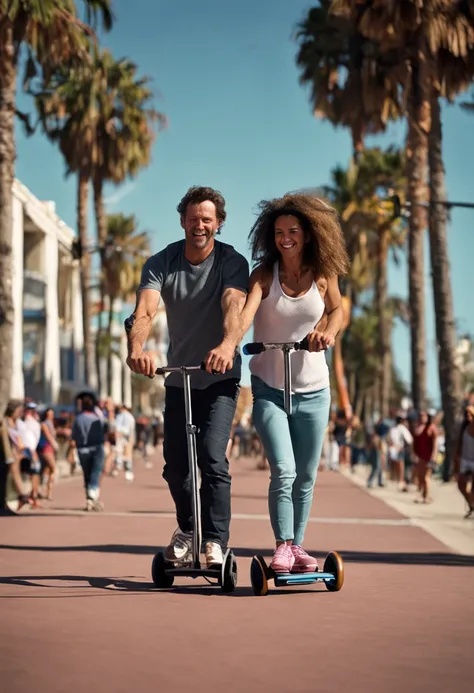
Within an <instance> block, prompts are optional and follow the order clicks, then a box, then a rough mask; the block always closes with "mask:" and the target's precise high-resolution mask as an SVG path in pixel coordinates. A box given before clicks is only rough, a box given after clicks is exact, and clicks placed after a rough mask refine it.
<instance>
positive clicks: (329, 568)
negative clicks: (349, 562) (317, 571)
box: [324, 551, 344, 592]
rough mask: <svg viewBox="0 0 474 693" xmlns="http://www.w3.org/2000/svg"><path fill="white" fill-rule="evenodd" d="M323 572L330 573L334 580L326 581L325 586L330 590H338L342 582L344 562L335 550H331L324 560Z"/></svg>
mask: <svg viewBox="0 0 474 693" xmlns="http://www.w3.org/2000/svg"><path fill="white" fill-rule="evenodd" d="M324 572H325V573H332V574H333V575H334V580H333V581H331V582H326V587H327V589H328V590H329V591H330V592H339V590H340V589H341V587H342V585H343V584H344V563H343V561H342V558H341V557H340V555H339V554H338V553H337V551H331V553H328V555H327V556H326V560H325V561H324Z"/></svg>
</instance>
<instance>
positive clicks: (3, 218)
mask: <svg viewBox="0 0 474 693" xmlns="http://www.w3.org/2000/svg"><path fill="white" fill-rule="evenodd" d="M2 34H3V36H4V39H5V43H4V45H3V46H2V49H1V61H0V363H1V364H2V367H1V368H0V419H2V418H3V413H4V411H5V408H6V405H7V402H8V400H9V398H10V387H11V374H12V367H13V322H14V308H13V275H12V236H13V216H12V214H13V206H12V194H13V193H12V186H13V177H14V171H15V123H14V118H15V92H16V59H15V47H14V43H13V29H12V27H10V26H7V27H6V28H5V29H4V31H3V32H2Z"/></svg>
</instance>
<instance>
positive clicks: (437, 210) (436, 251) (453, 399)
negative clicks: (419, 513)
mask: <svg viewBox="0 0 474 693" xmlns="http://www.w3.org/2000/svg"><path fill="white" fill-rule="evenodd" d="M431 118H432V123H431V132H430V137H429V164H430V200H431V201H432V202H435V201H436V202H444V201H445V200H446V187H445V174H444V165H443V153H442V140H443V136H442V124H441V109H440V103H439V98H438V94H437V93H436V92H435V91H434V90H433V93H432V98H431ZM446 226H447V209H446V207H444V206H443V205H440V204H431V205H430V214H429V238H430V259H431V272H432V278H433V298H434V308H435V318H436V339H437V343H438V371H439V385H440V390H441V403H442V407H443V412H444V419H443V423H444V427H445V434H446V467H445V477H446V480H448V479H449V473H450V465H451V463H452V461H453V459H454V454H455V450H456V440H457V424H458V417H459V414H460V407H461V381H460V374H459V371H458V368H457V366H456V357H455V353H456V326H455V322H454V310H453V295H452V290H451V277H450V267H449V255H448V241H447V234H446Z"/></svg>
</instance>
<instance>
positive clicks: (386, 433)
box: [228, 397, 474, 518]
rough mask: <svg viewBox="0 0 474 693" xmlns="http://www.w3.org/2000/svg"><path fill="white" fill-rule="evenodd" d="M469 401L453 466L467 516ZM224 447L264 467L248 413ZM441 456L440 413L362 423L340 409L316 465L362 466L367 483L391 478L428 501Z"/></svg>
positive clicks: (473, 411) (473, 429)
mask: <svg viewBox="0 0 474 693" xmlns="http://www.w3.org/2000/svg"><path fill="white" fill-rule="evenodd" d="M471 399H472V400H474V397H472V398H471ZM469 402H470V400H468V401H467V402H466V403H465V407H464V414H463V422H462V424H461V428H460V431H459V438H458V449H457V453H456V459H455V462H454V470H453V471H454V474H455V476H456V480H457V485H458V488H459V491H460V493H461V494H462V496H463V497H464V499H465V500H466V503H467V506H468V507H467V512H466V518H468V517H471V516H472V515H474V485H473V484H472V476H473V472H474V437H473V434H474V423H473V421H474V405H473V404H470V403H469ZM471 440H472V441H473V442H471ZM228 452H229V459H232V460H239V459H240V458H241V457H253V458H255V460H256V467H257V468H258V469H267V468H268V466H269V464H268V460H267V457H266V455H265V451H264V449H263V446H262V444H261V441H260V439H259V437H258V434H257V431H256V430H255V427H254V426H253V424H252V419H251V416H250V415H249V414H248V413H246V414H244V416H242V418H241V419H240V420H239V421H237V422H236V423H235V425H234V426H233V429H232V437H231V441H230V444H229V451H228ZM444 460H445V437H444V430H443V426H442V412H437V411H435V410H428V411H422V412H420V414H419V415H417V414H416V412H403V411H401V412H398V413H397V415H396V416H395V417H394V418H393V419H379V420H378V421H374V422H368V423H364V422H361V420H360V418H359V417H358V416H351V417H349V418H348V417H347V416H346V414H345V413H344V412H343V411H336V410H332V411H331V414H330V418H329V421H328V425H327V427H326V430H325V434H324V441H323V447H322V453H321V460H320V466H319V469H320V470H321V471H328V470H332V471H339V470H341V469H348V470H351V471H352V472H355V469H356V466H357V465H363V466H364V467H365V469H366V484H367V487H368V488H374V487H375V488H377V487H380V488H383V487H384V486H385V485H386V483H387V480H391V481H394V482H396V483H397V486H398V489H399V490H400V492H402V493H407V492H408V491H409V490H415V492H416V497H415V498H414V502H415V503H426V504H429V503H432V502H433V496H432V494H431V485H432V478H433V477H436V476H438V477H441V476H442V472H443V465H444Z"/></svg>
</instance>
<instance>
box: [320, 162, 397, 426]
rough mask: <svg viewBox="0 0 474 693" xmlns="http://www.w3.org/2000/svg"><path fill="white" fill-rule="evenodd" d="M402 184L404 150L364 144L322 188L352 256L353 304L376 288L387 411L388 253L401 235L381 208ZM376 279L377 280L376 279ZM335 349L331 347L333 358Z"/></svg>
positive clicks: (381, 401) (381, 392) (381, 395)
mask: <svg viewBox="0 0 474 693" xmlns="http://www.w3.org/2000/svg"><path fill="white" fill-rule="evenodd" d="M403 185H404V179H403V155H402V153H401V152H400V151H399V150H396V149H394V148H390V149H388V150H387V151H383V150H381V149H379V148H373V149H366V150H364V151H363V152H362V154H361V156H360V157H359V159H358V163H357V165H356V166H354V164H350V165H349V167H348V169H347V170H344V169H341V168H336V169H335V170H334V171H333V172H332V186H329V187H327V188H326V193H327V194H328V197H329V198H330V199H331V200H332V202H333V204H334V205H335V207H336V208H337V209H338V210H339V213H340V216H341V222H342V228H343V231H344V234H345V238H346V244H347V248H348V252H349V257H350V259H351V269H350V273H349V276H348V279H347V282H346V291H349V292H350V295H351V305H352V306H355V305H356V303H357V301H358V295H360V294H361V293H363V292H365V291H367V289H369V288H370V287H372V286H373V287H374V289H375V291H374V298H375V310H376V314H377V318H378V321H377V329H378V330H379V339H378V342H377V349H378V352H379V365H378V379H379V383H378V388H377V392H378V396H377V400H378V401H377V402H376V404H377V406H378V407H379V411H380V412H381V413H382V414H383V415H384V416H386V415H387V413H388V408H389V398H390V384H391V377H390V376H391V347H390V334H391V330H390V327H389V318H388V316H387V315H386V305H387V300H388V276H387V270H388V254H389V250H390V248H392V249H394V248H395V247H400V246H401V245H402V244H403V243H404V240H405V234H404V230H403V227H402V225H401V223H400V220H398V221H394V219H393V217H392V215H390V214H388V213H387V210H385V209H384V206H383V201H384V199H385V198H386V197H388V196H389V194H390V191H391V190H394V189H395V190H397V191H398V192H399V193H400V192H401V188H402V187H403ZM374 278H375V283H374ZM336 355H337V352H335V360H336Z"/></svg>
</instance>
